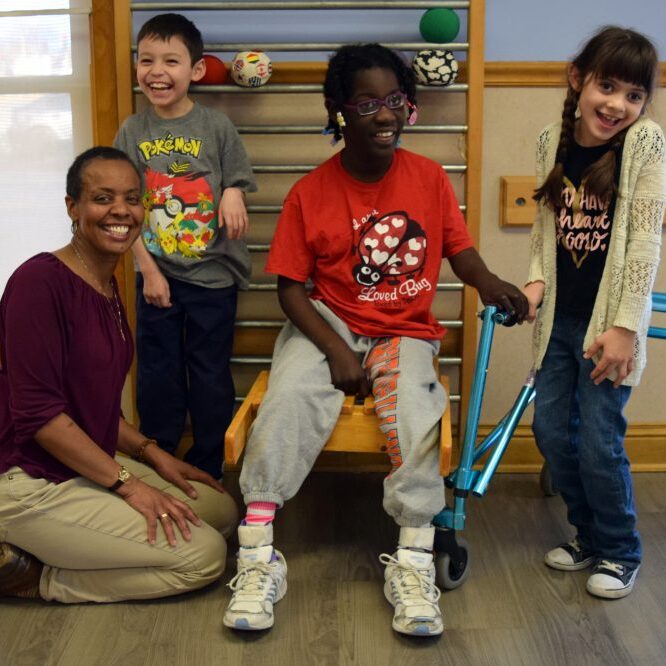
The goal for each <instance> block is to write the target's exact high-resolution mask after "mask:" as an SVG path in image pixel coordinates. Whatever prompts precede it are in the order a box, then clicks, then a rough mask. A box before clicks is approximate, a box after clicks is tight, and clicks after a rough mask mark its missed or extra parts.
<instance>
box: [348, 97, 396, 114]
mask: <svg viewBox="0 0 666 666" xmlns="http://www.w3.org/2000/svg"><path fill="white" fill-rule="evenodd" d="M406 101H407V95H405V93H404V92H401V91H399V92H392V93H391V94H390V95H386V97H384V99H374V98H373V99H364V100H363V101H362V102H358V103H356V104H343V106H344V107H346V108H348V109H356V112H357V113H358V115H359V116H371V115H373V114H375V113H377V112H378V111H379V109H381V108H382V106H385V107H386V108H387V109H391V111H397V110H398V109H402V108H404V106H405V102H406Z"/></svg>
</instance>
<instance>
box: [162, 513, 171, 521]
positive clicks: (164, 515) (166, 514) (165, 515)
mask: <svg viewBox="0 0 666 666" xmlns="http://www.w3.org/2000/svg"><path fill="white" fill-rule="evenodd" d="M168 517H169V514H168V513H161V514H160V520H164V519H165V518H168Z"/></svg>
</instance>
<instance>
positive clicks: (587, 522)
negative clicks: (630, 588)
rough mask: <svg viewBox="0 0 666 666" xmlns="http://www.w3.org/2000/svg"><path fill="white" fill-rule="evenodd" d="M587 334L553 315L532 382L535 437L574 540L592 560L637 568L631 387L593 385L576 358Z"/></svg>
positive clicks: (575, 322)
mask: <svg viewBox="0 0 666 666" xmlns="http://www.w3.org/2000/svg"><path fill="white" fill-rule="evenodd" d="M587 327H588V322H587V321H582V320H580V319H576V318H574V317H570V316H567V315H562V314H557V315H556V316H555V322H554V325H553V332H552V334H551V337H550V341H549V342H548V349H547V351H546V356H545V358H544V361H543V365H542V367H541V369H540V370H539V372H538V374H537V377H536V398H535V403H534V405H535V411H534V424H533V429H534V435H535V437H536V441H537V445H538V447H539V450H540V451H541V453H542V454H543V456H544V458H545V459H546V462H547V464H548V467H549V469H550V472H551V474H552V478H553V484H554V486H555V488H556V489H557V490H558V491H559V492H560V494H561V495H562V499H563V500H564V501H565V503H566V505H567V509H568V519H569V522H570V523H571V524H572V525H573V526H574V527H575V528H576V530H577V533H578V539H579V541H580V542H581V543H582V544H584V545H585V546H586V547H587V548H590V549H591V550H592V551H594V552H595V553H596V555H597V556H598V557H599V558H604V559H609V560H613V561H616V562H621V563H623V564H637V563H640V561H641V542H640V537H639V535H638V532H637V531H636V511H635V508H634V498H633V488H632V482H631V472H630V469H629V460H628V458H627V454H626V452H625V450H624V435H625V432H626V430H627V421H626V419H625V417H624V415H623V413H622V412H623V409H624V406H625V405H626V403H627V400H628V399H629V395H630V393H631V388H630V387H628V386H620V387H619V388H617V389H616V388H613V384H612V382H611V381H609V380H607V379H606V380H604V381H603V382H602V383H601V384H599V385H595V384H594V382H593V381H592V380H591V379H590V373H591V372H592V370H593V368H594V363H593V362H592V361H591V360H586V359H584V358H583V339H584V337H585V332H586V330H587Z"/></svg>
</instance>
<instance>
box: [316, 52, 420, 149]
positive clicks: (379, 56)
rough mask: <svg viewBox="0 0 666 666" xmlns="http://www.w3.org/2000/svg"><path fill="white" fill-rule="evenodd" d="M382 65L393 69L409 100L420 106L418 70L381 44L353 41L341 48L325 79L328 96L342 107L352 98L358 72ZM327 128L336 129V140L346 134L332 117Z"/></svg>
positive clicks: (326, 94) (329, 64) (334, 103)
mask: <svg viewBox="0 0 666 666" xmlns="http://www.w3.org/2000/svg"><path fill="white" fill-rule="evenodd" d="M372 67H381V68H383V69H390V70H392V71H393V73H394V74H395V76H396V78H397V79H398V83H399V84H400V89H401V90H402V91H403V92H404V93H405V95H407V99H408V100H409V101H410V102H411V103H412V104H414V105H415V106H416V81H415V78H414V72H412V70H411V68H410V67H409V66H408V65H407V63H406V62H405V61H404V60H403V59H402V57H401V56H400V55H398V54H397V53H396V52H395V51H392V50H391V49H388V48H386V47H385V46H382V45H381V44H349V45H347V46H343V47H342V48H340V49H338V50H337V51H336V52H335V53H334V54H333V57H332V58H331V59H330V61H329V63H328V69H327V70H326V78H325V80H324V97H325V98H326V100H328V101H330V102H332V103H333V105H334V106H335V107H337V108H338V109H340V108H341V107H342V105H343V104H345V103H347V102H348V101H349V98H350V97H351V96H352V93H353V90H354V79H355V77H356V72H358V71H359V70H362V69H370V68H372ZM326 130H330V131H332V132H333V134H334V136H335V138H336V140H338V141H339V140H340V139H341V138H342V133H341V132H340V128H339V127H338V124H337V123H336V122H333V121H332V120H331V119H330V118H329V121H328V125H326Z"/></svg>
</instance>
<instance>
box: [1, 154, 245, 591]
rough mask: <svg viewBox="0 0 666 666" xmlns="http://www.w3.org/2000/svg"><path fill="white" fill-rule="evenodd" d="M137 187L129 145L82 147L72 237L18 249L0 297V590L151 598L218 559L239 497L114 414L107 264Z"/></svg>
mask: <svg viewBox="0 0 666 666" xmlns="http://www.w3.org/2000/svg"><path fill="white" fill-rule="evenodd" d="M140 188H141V184H140V178H139V175H138V173H137V171H136V169H135V167H134V166H133V165H132V163H131V162H130V160H129V159H128V158H127V156H126V155H125V154H124V153H123V152H121V151H118V150H116V149H114V148H105V147H98V148H92V149H90V150H88V151H86V152H85V153H83V154H81V155H79V156H78V157H77V158H76V160H75V161H74V163H73V164H72V166H71V167H70V169H69V172H68V174H67V196H66V197H65V202H66V204H67V211H68V213H69V216H70V218H71V219H72V233H73V236H72V241H71V242H70V244H69V245H67V246H65V247H63V248H62V249H60V250H57V251H56V252H53V253H42V254H38V255H36V256H35V257H33V258H32V259H29V260H28V261H26V262H25V263H24V264H23V265H22V266H20V267H19V268H18V269H17V270H16V272H15V273H14V274H13V275H12V277H11V278H10V280H9V282H8V283H7V287H6V289H5V293H4V295H3V297H2V300H1V301H0V360H1V362H2V368H1V369H0V596H3V595H4V596H24V597H41V598H43V599H46V600H53V601H60V602H64V603H75V602H81V601H120V600H124V599H150V598H156V597H162V596H168V595H174V594H179V593H181V592H186V591H188V590H192V589H196V588H199V587H202V586H204V585H206V584H207V583H210V582H212V581H214V580H216V579H217V578H219V577H220V575H221V574H222V571H223V569H224V563H225V558H226V543H225V540H224V536H223V535H225V534H227V533H229V532H231V531H232V530H233V528H234V526H235V522H236V518H237V511H236V506H235V504H234V502H233V500H232V499H231V498H230V497H229V495H228V494H226V493H224V491H223V490H222V487H221V486H220V485H219V484H218V483H217V481H215V480H214V479H213V478H212V477H211V476H209V475H208V474H206V473H204V472H202V471H201V470H198V469H196V468H194V467H192V466H191V465H188V464H186V463H184V462H182V461H180V460H177V459H176V458H174V457H173V456H171V455H169V454H168V453H166V452H165V451H162V450H161V449H159V447H158V446H157V445H156V443H155V442H154V441H152V440H146V439H145V438H144V437H143V436H142V435H141V433H139V432H138V430H136V429H135V428H133V427H132V426H131V425H129V424H128V423H127V422H126V421H125V420H124V419H123V417H122V413H121V408H120V403H121V392H122V388H123V384H124V381H125V377H126V376H127V372H128V370H129V367H130V363H131V359H132V353H133V348H132V340H131V335H130V331H129V328H128V325H127V320H126V318H125V313H124V310H123V307H122V304H121V302H120V299H119V297H118V291H117V285H116V282H115V278H114V277H113V271H114V269H115V267H116V264H117V263H118V260H119V259H120V258H121V257H122V255H123V254H124V253H125V252H126V251H127V250H128V249H129V248H130V246H131V245H132V243H133V242H134V241H135V240H136V238H137V236H138V235H139V231H140V228H141V223H142V220H143V206H142V203H141V190H140ZM117 452H120V453H124V454H126V456H128V457H124V456H116V453H117Z"/></svg>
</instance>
